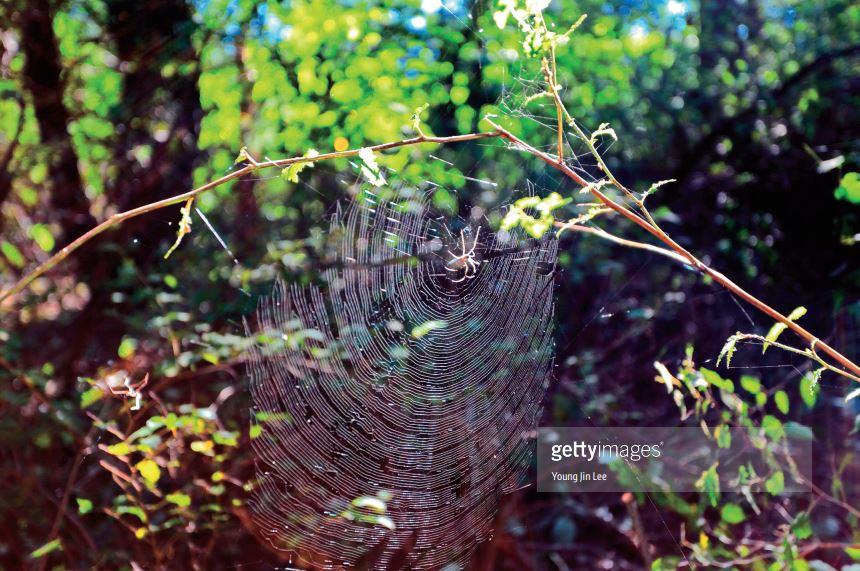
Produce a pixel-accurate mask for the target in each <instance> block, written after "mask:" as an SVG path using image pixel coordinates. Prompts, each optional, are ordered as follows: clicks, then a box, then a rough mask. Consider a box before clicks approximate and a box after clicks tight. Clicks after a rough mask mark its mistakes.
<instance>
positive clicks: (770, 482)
mask: <svg viewBox="0 0 860 571" xmlns="http://www.w3.org/2000/svg"><path fill="white" fill-rule="evenodd" d="M764 489H765V490H767V493H769V494H770V495H772V496H778V495H779V494H781V493H782V492H783V490H785V474H783V473H782V470H780V471H777V472H774V473H773V475H772V476H771V477H770V478H768V479H767V480H765V482H764Z"/></svg>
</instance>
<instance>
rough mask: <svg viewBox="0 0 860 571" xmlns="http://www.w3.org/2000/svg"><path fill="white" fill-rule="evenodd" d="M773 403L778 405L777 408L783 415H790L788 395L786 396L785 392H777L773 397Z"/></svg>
mask: <svg viewBox="0 0 860 571" xmlns="http://www.w3.org/2000/svg"><path fill="white" fill-rule="evenodd" d="M773 402H774V403H775V404H776V408H777V409H779V412H781V413H782V414H788V408H789V402H788V394H786V392H785V391H776V394H775V395H773Z"/></svg>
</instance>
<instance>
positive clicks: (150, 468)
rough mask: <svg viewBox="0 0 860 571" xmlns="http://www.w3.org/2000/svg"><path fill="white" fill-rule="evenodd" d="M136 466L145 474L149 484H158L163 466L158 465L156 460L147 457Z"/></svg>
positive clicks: (144, 477)
mask: <svg viewBox="0 0 860 571" xmlns="http://www.w3.org/2000/svg"><path fill="white" fill-rule="evenodd" d="M134 467H135V468H137V471H138V472H140V475H141V476H143V479H144V480H146V483H147V484H148V485H149V486H152V485H154V484H156V483H157V482H158V479H159V478H161V468H159V467H158V464H156V463H155V460H150V459H148V458H147V459H145V460H141V461H140V462H138V463H137V464H135V465H134Z"/></svg>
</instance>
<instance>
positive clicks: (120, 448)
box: [107, 442, 133, 456]
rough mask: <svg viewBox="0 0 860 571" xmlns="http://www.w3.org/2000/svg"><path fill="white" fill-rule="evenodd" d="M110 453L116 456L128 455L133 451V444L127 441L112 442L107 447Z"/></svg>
mask: <svg viewBox="0 0 860 571" xmlns="http://www.w3.org/2000/svg"><path fill="white" fill-rule="evenodd" d="M107 451H108V454H113V455H114V456H128V455H129V454H131V453H132V452H133V450H132V448H131V446H129V445H128V444H126V443H125V442H117V443H116V444H112V445H111V446H108V447H107Z"/></svg>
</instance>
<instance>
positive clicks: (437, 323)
mask: <svg viewBox="0 0 860 571" xmlns="http://www.w3.org/2000/svg"><path fill="white" fill-rule="evenodd" d="M446 327H448V322H447V321H443V320H433V321H425V322H424V323H422V324H421V325H418V326H416V327H415V328H413V329H412V337H414V338H415V339H421V338H422V337H424V336H425V335H427V334H428V333H430V332H431V331H434V330H436V329H445V328H446Z"/></svg>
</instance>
